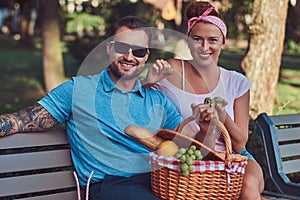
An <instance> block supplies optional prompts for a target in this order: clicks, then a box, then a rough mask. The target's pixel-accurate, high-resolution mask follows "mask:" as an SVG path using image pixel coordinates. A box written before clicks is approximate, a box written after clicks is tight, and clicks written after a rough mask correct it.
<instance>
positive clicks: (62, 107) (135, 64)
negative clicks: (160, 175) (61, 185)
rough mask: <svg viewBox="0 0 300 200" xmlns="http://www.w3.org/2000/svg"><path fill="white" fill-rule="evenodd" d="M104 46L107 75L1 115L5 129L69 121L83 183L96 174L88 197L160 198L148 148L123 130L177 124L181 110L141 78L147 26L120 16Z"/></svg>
mask: <svg viewBox="0 0 300 200" xmlns="http://www.w3.org/2000/svg"><path fill="white" fill-rule="evenodd" d="M114 34H115V35H114V36H113V37H112V38H113V40H112V41H110V42H108V43H107V44H106V49H107V53H108V55H109V61H110V63H111V64H110V65H109V66H108V69H106V70H104V71H103V72H102V73H100V74H97V75H93V76H86V77H73V78H72V79H71V80H70V81H67V82H65V83H63V84H61V85H60V86H58V87H57V88H55V89H53V90H52V91H51V92H50V93H48V94H47V95H46V96H45V97H44V98H42V99H41V100H40V101H39V102H38V103H37V104H36V105H34V106H31V107H29V108H26V109H24V110H21V111H19V112H16V113H12V114H4V115H1V116H0V135H1V136H5V135H10V134H14V133H17V132H35V131H45V130H47V129H49V128H53V127H54V126H57V125H58V124H59V123H62V122H66V132H67V135H68V139H69V142H70V145H71V153H72V159H73V162H74V166H75V169H76V173H77V174H78V177H79V182H80V186H81V187H82V188H84V187H85V186H86V185H87V181H88V178H89V176H90V177H91V187H90V191H89V198H90V199H98V200H100V199H101V200H102V199H103V200H105V199H109V200H112V199H126V200H131V199H132V200H135V199H136V200H140V199H144V200H146V199H149V200H152V199H153V200H154V199H157V198H156V197H154V196H153V195H152V193H151V189H150V175H149V172H150V170H151V167H150V165H149V161H148V156H147V154H148V153H149V152H150V149H148V148H147V147H145V146H143V145H142V144H140V143H138V142H137V141H135V140H133V139H132V138H131V137H130V136H128V135H126V134H125V133H124V129H125V128H126V127H127V126H129V125H138V126H143V127H145V128H148V129H150V130H152V131H153V132H156V131H157V130H158V129H160V128H167V129H174V128H175V127H176V126H177V125H178V124H179V123H180V122H181V116H180V114H179V113H178V111H177V109H176V108H175V106H174V105H173V104H172V103H171V102H170V101H169V100H168V99H167V98H166V97H165V96H164V95H163V94H162V93H160V92H158V91H154V90H145V89H143V88H142V87H141V83H140V81H139V80H138V79H137V77H138V75H139V74H140V73H141V72H142V70H143V68H144V65H145V62H146V61H147V59H148V57H149V54H150V51H149V49H148V47H149V42H150V38H151V33H150V31H148V30H147V28H146V24H145V23H144V22H143V21H142V20H140V19H138V18H136V17H125V18H122V19H120V20H119V21H118V22H117V24H116V27H115V31H114Z"/></svg>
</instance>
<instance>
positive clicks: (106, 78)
mask: <svg viewBox="0 0 300 200" xmlns="http://www.w3.org/2000/svg"><path fill="white" fill-rule="evenodd" d="M108 70H109V69H105V70H104V71H103V72H102V73H101V82H102V84H103V88H104V91H105V92H110V91H112V90H114V89H117V90H118V91H120V92H121V93H130V92H138V93H139V94H140V95H141V96H142V97H144V96H145V90H144V89H143V88H142V84H141V82H140V80H139V79H136V83H135V86H134V89H133V90H129V91H125V90H123V89H121V88H119V87H118V86H117V85H116V84H115V83H114V82H113V81H112V79H111V78H110V75H109V73H108Z"/></svg>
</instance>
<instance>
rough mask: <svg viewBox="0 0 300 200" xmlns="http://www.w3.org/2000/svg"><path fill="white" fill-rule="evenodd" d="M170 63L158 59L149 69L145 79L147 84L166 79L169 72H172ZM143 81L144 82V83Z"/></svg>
mask: <svg viewBox="0 0 300 200" xmlns="http://www.w3.org/2000/svg"><path fill="white" fill-rule="evenodd" d="M172 71H173V70H172V68H171V66H170V64H169V63H168V62H167V61H165V60H163V59H157V60H156V61H155V63H153V65H152V66H151V67H150V68H149V69H148V73H147V76H146V78H145V79H144V83H145V84H151V83H157V82H159V81H160V80H162V79H164V78H165V77H166V76H167V75H168V74H169V73H172ZM144 83H143V84H144Z"/></svg>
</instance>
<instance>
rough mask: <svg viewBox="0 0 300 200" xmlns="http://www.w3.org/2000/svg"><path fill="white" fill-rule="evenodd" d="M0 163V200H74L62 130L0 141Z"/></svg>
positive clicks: (1, 139) (74, 187)
mask: <svg viewBox="0 0 300 200" xmlns="http://www.w3.org/2000/svg"><path fill="white" fill-rule="evenodd" d="M0 163H1V164H0V199H5V200H9V199H26V200H74V199H77V192H76V182H75V179H74V176H73V170H74V169H73V163H72V160H71V156H70V149H69V144H68V140H67V137H66V134H65V132H64V130H55V131H47V132H41V133H19V134H14V135H11V136H6V137H2V138H0Z"/></svg>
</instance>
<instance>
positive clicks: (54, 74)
mask: <svg viewBox="0 0 300 200" xmlns="http://www.w3.org/2000/svg"><path fill="white" fill-rule="evenodd" d="M40 3H41V20H42V40H43V73H44V80H45V88H46V91H47V92H49V91H50V90H51V89H52V88H54V87H55V86H57V85H59V84H60V83H61V82H63V81H64V80H65V76H64V66H63V57H62V50H61V46H60V29H59V27H60V20H59V19H60V18H59V16H60V13H59V10H60V7H59V3H58V0H41V1H40Z"/></svg>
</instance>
